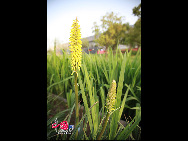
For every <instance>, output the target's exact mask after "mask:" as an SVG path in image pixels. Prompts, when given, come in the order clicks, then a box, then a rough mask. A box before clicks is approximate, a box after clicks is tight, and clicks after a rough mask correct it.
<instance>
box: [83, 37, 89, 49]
mask: <svg viewBox="0 0 188 141" xmlns="http://www.w3.org/2000/svg"><path fill="white" fill-rule="evenodd" d="M87 47H89V41H88V39H86V38H83V39H82V48H87Z"/></svg>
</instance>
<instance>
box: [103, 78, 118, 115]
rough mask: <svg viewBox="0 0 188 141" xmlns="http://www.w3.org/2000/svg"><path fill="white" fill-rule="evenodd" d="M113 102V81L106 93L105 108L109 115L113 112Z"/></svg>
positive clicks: (114, 89) (114, 86)
mask: <svg viewBox="0 0 188 141" xmlns="http://www.w3.org/2000/svg"><path fill="white" fill-rule="evenodd" d="M115 100H116V81H115V80H113V81H112V86H111V89H110V91H109V92H108V96H107V103H106V106H105V107H106V108H107V111H108V112H109V113H110V112H111V111H113V110H114V106H115Z"/></svg>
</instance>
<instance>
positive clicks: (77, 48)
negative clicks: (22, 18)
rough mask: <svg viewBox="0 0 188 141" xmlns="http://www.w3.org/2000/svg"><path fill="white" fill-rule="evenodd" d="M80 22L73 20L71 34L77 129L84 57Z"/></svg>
mask: <svg viewBox="0 0 188 141" xmlns="http://www.w3.org/2000/svg"><path fill="white" fill-rule="evenodd" d="M78 22H79V21H78V20H77V17H76V20H73V24H72V26H71V27H72V29H71V34H70V38H69V39H70V51H71V67H72V71H73V72H72V74H71V75H73V74H74V86H75V106H76V107H75V108H76V109H75V111H76V121H75V127H76V126H77V125H78V123H79V108H78V86H77V78H78V71H79V70H80V66H81V57H82V49H81V47H82V41H81V34H80V29H79V27H80V25H78ZM77 136H78V131H76V134H75V139H77Z"/></svg>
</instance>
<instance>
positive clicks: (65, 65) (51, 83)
mask: <svg viewBox="0 0 188 141" xmlns="http://www.w3.org/2000/svg"><path fill="white" fill-rule="evenodd" d="M131 54H132V51H130V52H126V53H125V54H122V53H121V51H120V50H116V54H115V55H113V53H112V50H109V54H108V55H105V54H90V55H89V54H83V58H82V65H81V70H80V72H79V75H78V94H79V96H80V100H82V101H83V102H82V103H81V105H83V106H84V113H83V115H84V116H83V117H82V118H81V120H80V121H79V124H78V126H76V127H75V129H74V131H76V129H78V128H79V127H80V130H81V129H83V128H84V131H83V130H82V131H79V133H78V137H79V139H88V140H96V139H97V137H98V135H99V133H100V131H101V130H102V127H103V121H104V120H105V116H106V111H107V110H106V108H105V104H106V97H107V93H108V90H109V88H110V85H111V82H112V80H115V81H116V82H117V104H116V107H115V108H119V107H120V108H119V109H118V110H116V111H115V112H113V113H112V114H111V115H110V122H108V123H107V126H106V129H105V132H104V134H103V136H102V137H101V139H102V140H105V139H116V140H119V139H120V140H126V139H139V138H140V127H139V122H140V120H141V118H140V115H141V52H140V51H138V52H137V54H136V55H135V56H131ZM55 58H56V59H55ZM54 60H55V61H54ZM69 60H70V59H69V54H66V53H65V52H63V55H62V56H55V55H48V56H47V90H48V97H47V100H48V101H47V105H48V106H47V107H48V109H47V110H48V111H47V112H48V115H50V114H51V113H52V111H53V107H54V106H55V105H50V103H51V102H50V101H53V100H54V99H52V97H51V96H50V95H51V93H53V94H54V95H61V96H63V97H64V98H66V99H67V104H68V107H69V109H68V110H66V112H69V111H70V112H69V116H68V117H67V119H69V120H70V118H71V117H70V116H71V114H72V111H74V110H73V109H74V97H73V95H75V92H74V79H73V76H71V72H72V71H71V67H70V66H71V64H70V61H69ZM54 63H56V64H54ZM60 104H62V103H60ZM60 112H61V113H59V115H61V116H57V115H54V116H53V117H52V118H49V117H48V126H49V125H50V122H51V121H52V122H53V121H54V119H53V118H56V117H57V118H59V117H60V118H61V119H65V118H66V116H67V115H65V111H60ZM63 113H64V114H63ZM56 114H58V113H56ZM123 114H125V115H126V116H131V117H135V118H133V120H131V121H132V122H130V123H127V124H126V126H125V127H124V126H123V125H121V124H119V121H120V120H124V118H123ZM58 121H60V119H58ZM87 122H88V123H89V124H88V125H87ZM117 123H118V124H117ZM129 125H130V127H129ZM88 126H89V127H88ZM87 127H88V128H89V129H90V132H89V133H87V134H86V128H87ZM54 134H55V133H54V130H53V131H52V130H50V129H49V128H48V137H49V138H50V137H51V136H53V135H54ZM74 135H75V134H72V135H71V138H69V139H74ZM59 138H61V137H59ZM63 138H65V137H62V138H61V139H63Z"/></svg>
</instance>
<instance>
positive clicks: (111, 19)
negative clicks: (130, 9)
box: [93, 12, 126, 50]
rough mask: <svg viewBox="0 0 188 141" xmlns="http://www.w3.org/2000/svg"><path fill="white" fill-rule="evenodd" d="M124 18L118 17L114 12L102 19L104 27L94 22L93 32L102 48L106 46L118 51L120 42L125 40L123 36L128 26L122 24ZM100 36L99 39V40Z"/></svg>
mask: <svg viewBox="0 0 188 141" xmlns="http://www.w3.org/2000/svg"><path fill="white" fill-rule="evenodd" d="M123 18H124V17H122V16H120V17H118V15H117V14H114V13H113V12H111V13H107V14H106V15H105V16H103V17H102V19H101V21H102V25H101V26H100V27H101V29H102V32H101V31H100V27H99V26H98V25H97V24H96V22H94V27H93V32H94V33H95V42H96V43H98V44H99V45H100V46H105V47H106V49H107V48H109V47H111V48H112V49H113V50H114V49H116V47H117V45H118V42H121V40H122V39H123V38H122V36H123V34H124V33H125V31H126V25H123V24H122V19H123ZM97 36H98V38H97Z"/></svg>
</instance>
